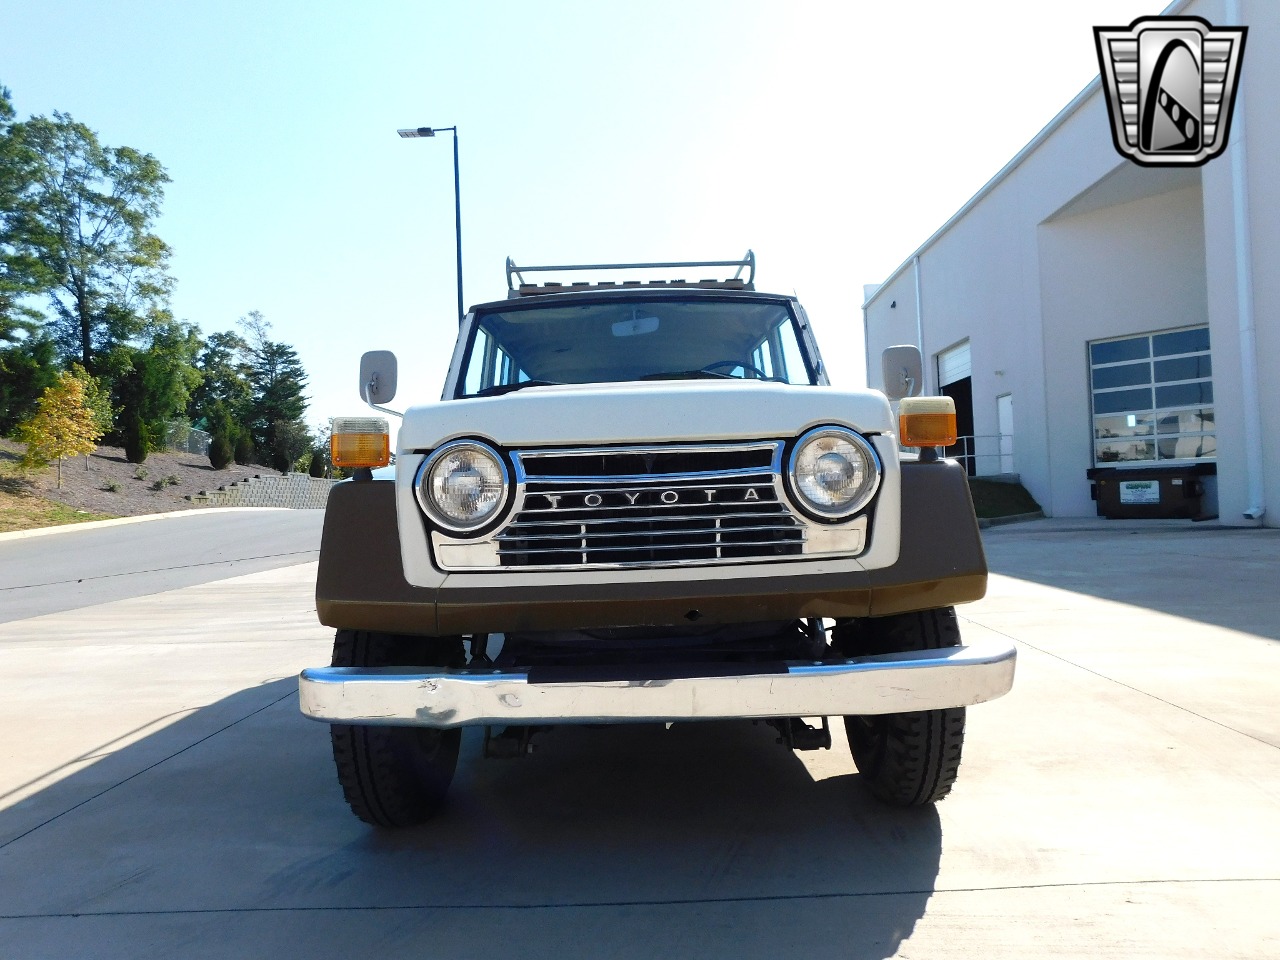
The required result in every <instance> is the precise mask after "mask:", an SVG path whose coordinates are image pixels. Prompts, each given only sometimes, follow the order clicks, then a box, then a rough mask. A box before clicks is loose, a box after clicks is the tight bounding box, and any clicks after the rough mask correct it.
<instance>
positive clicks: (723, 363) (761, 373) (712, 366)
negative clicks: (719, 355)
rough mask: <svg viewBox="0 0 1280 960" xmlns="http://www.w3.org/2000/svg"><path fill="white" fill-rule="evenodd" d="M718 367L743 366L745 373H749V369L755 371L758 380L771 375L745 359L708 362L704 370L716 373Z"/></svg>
mask: <svg viewBox="0 0 1280 960" xmlns="http://www.w3.org/2000/svg"><path fill="white" fill-rule="evenodd" d="M716 367H741V368H742V372H743V373H747V372H748V371H750V372H751V373H754V374H755V379H757V380H768V379H769V375H768V374H767V373H765V372H764V371H763V370H761V369H760V368H759V367H754V366H752V365H751V364H749V363H747V361H745V360H717V361H716V362H715V363H708V364H707V365H706V366H705V367H703V368H702V372H703V373H715V369H716ZM723 376H729V374H723ZM741 379H743V380H745V379H746V377H742V378H741Z"/></svg>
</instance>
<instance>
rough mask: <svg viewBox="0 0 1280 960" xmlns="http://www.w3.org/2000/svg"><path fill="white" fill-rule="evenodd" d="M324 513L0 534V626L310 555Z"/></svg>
mask: <svg viewBox="0 0 1280 960" xmlns="http://www.w3.org/2000/svg"><path fill="white" fill-rule="evenodd" d="M323 522H324V511H323V510H269V509H253V510H248V509H246V510H238V509H226V508H223V509H217V510H199V511H181V512H176V513H166V514H159V515H156V516H155V517H148V518H146V519H145V520H140V521H137V522H128V523H123V524H89V525H87V526H85V527H79V526H75V525H72V526H67V527H59V528H54V529H53V530H48V531H40V533H39V534H38V535H36V536H30V535H26V536H24V535H23V534H0V623H8V622H10V621H13V620H21V619H23V618H26V617H36V616H40V615H42V614H46V613H54V612H57V611H60V610H74V609H76V608H78V607H87V606H92V605H94V604H99V603H108V602H110V601H112V600H123V599H125V598H126V597H143V596H148V595H150V594H153V593H160V592H161V591H164V590H174V589H177V588H179V587H189V586H193V585H195V584H197V583H208V582H209V581H211V580H224V579H226V578H227V577H234V576H238V575H240V574H245V573H254V572H257V571H259V570H271V569H274V568H276V567H282V566H289V565H290V564H296V563H304V562H306V561H308V560H314V559H315V558H316V557H317V556H318V555H319V551H320V528H321V525H322V524H323Z"/></svg>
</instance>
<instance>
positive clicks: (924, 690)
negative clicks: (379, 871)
mask: <svg viewBox="0 0 1280 960" xmlns="http://www.w3.org/2000/svg"><path fill="white" fill-rule="evenodd" d="M1016 659H1017V651H1016V650H1015V649H1014V648H1013V647H1012V646H1003V645H999V644H992V645H973V646H965V647H948V648H946V649H943V650H922V651H918V652H914V653H893V654H885V655H882V656H875V657H859V658H856V659H852V660H846V661H838V662H834V663H832V662H825V663H813V662H807V661H801V662H790V663H788V664H786V666H785V671H784V672H781V673H758V674H748V675H745V676H718V677H680V678H677V679H663V680H643V679H641V680H591V681H579V680H573V681H557V682H550V683H537V682H530V679H529V674H528V673H525V672H523V671H512V672H508V671H503V670H497V669H472V668H467V669H460V670H445V669H440V670H432V671H431V672H429V673H422V672H416V673H407V672H405V668H403V667H380V668H364V667H318V668H314V669H309V670H304V671H303V672H302V675H301V676H300V677H299V678H298V694H299V700H300V703H301V706H302V712H303V713H304V714H306V715H307V716H308V717H311V718H312V719H315V720H323V721H326V722H330V723H349V724H372V725H379V726H381V725H386V726H421V727H469V726H483V725H489V724H493V725H507V724H511V725H517V726H518V725H529V724H562V723H630V722H644V721H672V720H717V719H726V718H734V717H742V718H748V717H749V718H760V717H820V716H848V715H854V714H880V713H906V712H911V711H916V710H936V709H941V708H944V707H965V706H969V705H971V704H975V703H982V702H984V701H986V700H994V699H995V698H996V697H999V696H1003V695H1004V694H1006V693H1008V692H1009V689H1010V688H1011V687H1012V686H1013V671H1014V663H1015V661H1016ZM690 669H696V668H695V667H691V668H690Z"/></svg>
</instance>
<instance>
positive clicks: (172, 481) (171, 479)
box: [164, 473, 182, 487]
mask: <svg viewBox="0 0 1280 960" xmlns="http://www.w3.org/2000/svg"><path fill="white" fill-rule="evenodd" d="M181 482H182V478H181V477H180V476H178V475H177V474H176V473H171V474H169V475H168V476H167V477H165V478H164V485H165V486H166V487H176V486H177V485H178V484H180V483H181Z"/></svg>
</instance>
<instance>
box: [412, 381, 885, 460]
mask: <svg viewBox="0 0 1280 960" xmlns="http://www.w3.org/2000/svg"><path fill="white" fill-rule="evenodd" d="M831 423H837V424H844V425H846V426H849V427H852V428H853V429H855V430H857V431H859V432H861V433H889V432H892V430H893V419H892V414H891V412H890V409H889V402H888V401H887V400H886V399H885V398H884V395H883V394H881V393H877V392H875V391H872V390H858V391H844V390H837V389H835V388H833V387H827V386H791V385H790V384H784V383H762V382H759V381H751V380H732V381H729V380H689V381H671V380H662V381H651V382H650V381H645V382H640V383H608V384H599V383H592V384H568V385H563V386H548V387H526V388H524V389H522V390H517V391H515V392H513V393H508V394H504V395H502V396H497V397H477V398H472V399H468V400H444V401H440V402H438V403H431V404H425V405H423V406H418V407H412V408H410V409H409V411H408V412H407V413H406V414H405V418H404V424H403V425H402V426H401V428H400V439H399V444H398V446H399V449H400V451H401V452H408V451H414V450H418V451H422V450H430V449H432V448H434V447H437V446H439V445H440V444H441V443H444V442H446V441H448V440H452V439H455V438H457V437H478V438H484V439H488V440H490V441H492V442H494V443H496V444H498V445H500V446H505V447H520V446H561V445H578V444H582V445H587V444H595V443H649V442H670V441H680V440H690V441H698V440H759V439H766V438H775V437H789V436H796V435H797V434H799V433H802V432H804V431H805V430H807V429H809V428H810V427H816V426H819V425H822V424H831Z"/></svg>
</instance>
